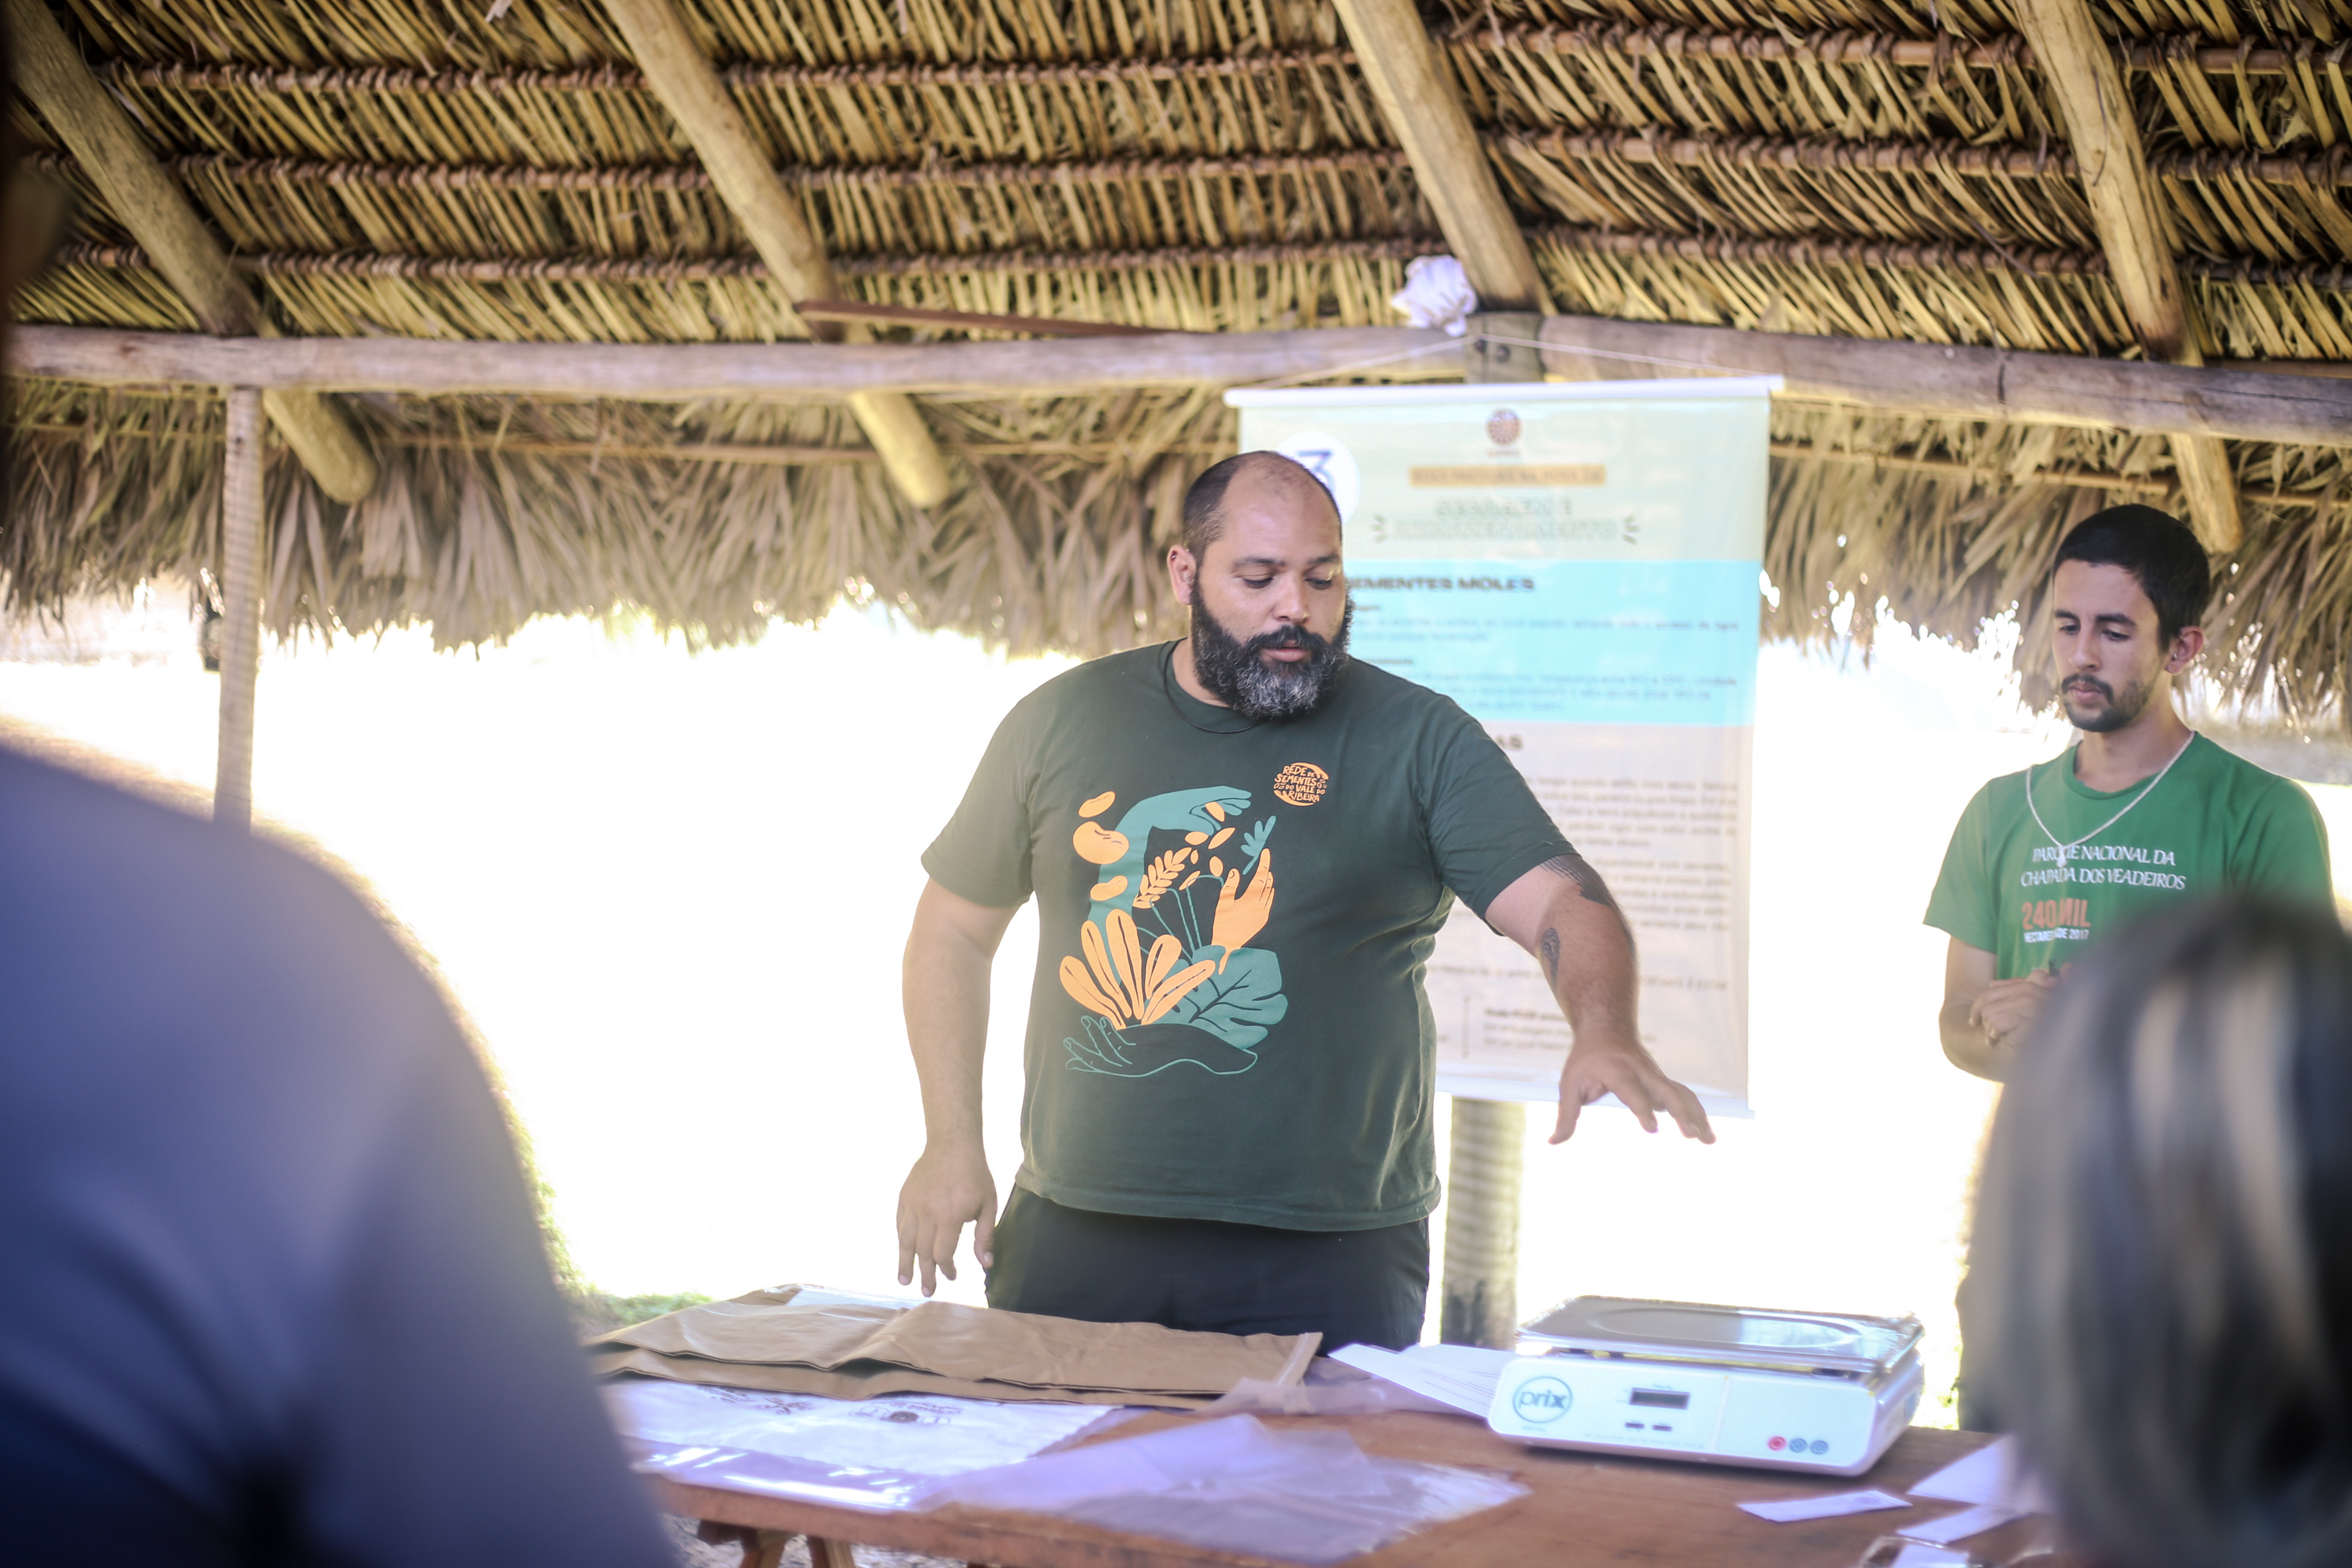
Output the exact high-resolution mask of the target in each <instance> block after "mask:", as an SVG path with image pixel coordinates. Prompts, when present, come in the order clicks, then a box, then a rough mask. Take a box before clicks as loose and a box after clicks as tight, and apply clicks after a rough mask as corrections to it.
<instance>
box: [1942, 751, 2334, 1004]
mask: <svg viewBox="0 0 2352 1568" xmlns="http://www.w3.org/2000/svg"><path fill="white" fill-rule="evenodd" d="M2028 784H2031V785H2032V791H2033V795H2032V806H2031V807H2029V806H2028V805H2027V798H2026V788H2027V786H2028ZM2143 789H2146V790H2147V795H2146V798H2145V799H2139V800H2137V804H2135V797H2137V796H2138V795H2140V794H2141V792H2142V790H2143ZM2126 807H2128V808H2129V809H2126ZM2037 810H2038V811H2039V812H2040V814H2041V821H2040V822H2038V823H2037V822H2036V821H2035V820H2034V813H2035V812H2036V811H2037ZM2117 812H2122V813H2123V815H2122V816H2116V813H2117ZM2110 819H2113V820H2112V825H2108V824H2109V823H2110ZM2103 825H2108V826H2104V831H2095V830H2096V829H2100V828H2102V826H2103ZM2045 829H2046V831H2045ZM2084 835H2089V837H2087V838H2085V837H2084ZM2077 840H2082V842H2080V843H2077V842H2076V841H2077ZM2225 888H2233V889H2261V890H2263V891H2267V892H2272V893H2277V894H2281V895H2284V896H2285V897H2289V898H2297V899H2309V900H2314V901H2315V902H2318V903H2321V904H2328V903H2330V902H2331V901H2332V900H2334V898H2335V884H2334V881H2333V879H2332V877H2331V875H2330V872H2329V870H2328V865H2327V826H2326V824H2325V823H2323V822H2322V821H2321V820H2320V818H2319V812H2318V809H2317V808H2316V807H2315V806H2314V805H2312V804H2311V797H2310V796H2309V795H2305V794H2304V792H2303V789H2302V786H2300V785H2299V784H2296V783H2295V782H2294V780H2292V779H2284V778H2281V777H2279V776H2278V775H2277V774H2276V773H2265V772H2264V771H2263V770H2262V769H2261V768H2258V767H2256V766H2255V765H2254V764H2253V763H2250V762H2247V761H2246V760H2244V759H2243V758H2242V757H2239V756H2236V755H2234V754H2232V753H2231V752H2228V751H2226V750H2224V749H2223V748H2221V747H2220V746H2217V745H2215V744H2214V743H2213V742H2210V741H2209V740H2207V739H2206V738H2205V737H2204V736H2202V735H2199V736H2195V737H2194V738H2192V739H2191V740H2190V741H2189V749H2188V750H2187V751H2185V752H2182V753H2181V754H2180V760H2179V762H2177V763H2173V765H2172V769H2171V771H2170V772H2169V773H2166V774H2165V775H2164V777H2163V778H2162V779H2161V780H2159V781H2158V783H2157V784H2155V785H2154V786H2153V787H2152V788H2149V787H2147V785H2146V784H2144V783H2143V784H2132V785H2130V786H2129V787H2127V788H2125V789H2119V790H2116V791H2113V792H2108V791H2104V790H2095V789H2091V788H2088V787H2087V786H2085V785H2084V783H2083V781H2082V780H2080V779H2078V778H2076V777H2075V776H2074V748H2073V747H2071V746H2070V747H2068V748H2067V749H2066V750H2065V751H2064V752H2062V753H2060V754H2059V755H2058V756H2057V757H2056V758H2054V759H2053V760H2052V761H2050V762H2047V763H2040V764H2038V765H2037V766H2034V767H2032V768H2029V769H2027V770H2026V771H2025V772H2024V773H2008V774H2005V775H2003V776H2002V777H2000V778H1997V779H1995V780H1993V781H1992V783H1990V784H1987V785H1985V786H1984V788H1982V789H1980V790H1979V791H1978V792H1977V796H1976V798H1975V799H1974V800H1972V801H1970V802H1969V808H1968V810H1966V811H1965V812H1962V813H1961V814H1960V823H1959V826H1958V827H1956V828H1954V829H1953V830H1952V842H1951V847H1949V848H1948V849H1947V850H1946V851H1945V852H1944V868H1943V871H1942V872H1941V874H1939V875H1938V876H1937V879H1936V891H1935V894H1934V896H1933V897H1931V898H1930V899H1929V900H1928V901H1927V923H1928V924H1929V925H1931V926H1934V927H1936V928H1937V930H1939V931H1946V932H1948V933H1949V934H1951V935H1953V936H1956V937H1958V939H1959V940H1960V941H1962V942H1966V943H1968V944H1969V946H1970V947H1975V948H1981V949H1983V950H1984V951H1985V952H1990V953H1991V954H1993V956H1994V960H1995V964H1994V977H1995V978H1996V979H2000V980H2014V979H2016V978H2018V977H2019V976H2020V975H2021V974H2025V973H2029V972H2030V971H2032V970H2036V969H2057V968H2063V966H2064V965H2066V964H2069V963H2073V962H2074V960H2076V959H2077V958H2080V957H2081V956H2082V955H2083V953H2084V951H2085V950H2086V949H2087V948H2088V947H2089V946H2090V944H2091V943H2093V942H2096V941H2098V940H2099V939H2100V938H2101V937H2103V936H2105V935H2106V934H2107V933H2108V932H2109V931H2113V930H2114V929H2115V928H2116V926H2118V925H2121V924H2124V923H2126V922H2128V921H2131V920H2132V919H2134V918H2135V917H2136V916H2138V915H2141V914H2145V913H2148V912H2151V911H2153V910H2157V909H2159V908H2161V907H2163V906H2164V905H2166V904H2168V903H2171V902H2173V901H2175V900H2180V899H2184V898H2189V897H2192V896H2194V895H2197V894H2200V893H2213V892H2219V891H2221V889H2225Z"/></svg>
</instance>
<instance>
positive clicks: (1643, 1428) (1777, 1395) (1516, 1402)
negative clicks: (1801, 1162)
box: [1486, 1296, 1926, 1476]
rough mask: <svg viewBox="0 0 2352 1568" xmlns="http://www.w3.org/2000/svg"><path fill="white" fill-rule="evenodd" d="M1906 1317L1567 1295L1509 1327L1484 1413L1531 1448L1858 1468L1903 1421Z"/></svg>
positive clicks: (1909, 1391) (1914, 1339)
mask: <svg viewBox="0 0 2352 1568" xmlns="http://www.w3.org/2000/svg"><path fill="white" fill-rule="evenodd" d="M1920 1332H1921V1331H1920V1327H1919V1321H1918V1320H1917V1319H1916V1318H1867V1317H1856V1316H1853V1315H1851V1314H1847V1313H1842V1312H1794V1311H1777V1310H1768V1309H1764V1308H1757V1307H1724V1306H1714V1305H1710V1304H1707V1303H1704V1302H1696V1301H1645V1300H1634V1299H1631V1298H1627V1297H1619V1296H1580V1297H1577V1298H1576V1299H1575V1300H1570V1301H1564V1302H1562V1303H1560V1304H1559V1306H1557V1307H1554V1308H1553V1309H1552V1310H1550V1311H1549V1312H1546V1313H1545V1314H1544V1315H1543V1316H1541V1317H1539V1318H1538V1319H1536V1320H1535V1321H1532V1322H1529V1323H1528V1324H1527V1325H1526V1326H1524V1327H1523V1328H1521V1329H1520V1331H1519V1355H1518V1358H1517V1360H1515V1361H1513V1362H1512V1363H1510V1364H1509V1365H1508V1366H1507V1367H1506V1368H1504V1370H1503V1374H1502V1377H1501V1379H1500V1381H1499V1382H1498V1383H1497V1384H1496V1389H1495V1401H1494V1404H1493V1405H1491V1406H1490V1407H1489V1409H1488V1412H1487V1416H1486V1424H1487V1425H1488V1426H1491V1427H1493V1428H1494V1429H1495V1430H1496V1432H1497V1433H1500V1434H1501V1435H1502V1436H1506V1437H1516V1438H1517V1439H1518V1440H1520V1441H1521V1442H1525V1443H1532V1444H1536V1445H1538V1446H1541V1447H1556V1448H1583V1449H1590V1450H1594V1451H1597V1452H1601V1453H1612V1454H1643V1455H1648V1456H1651V1457H1654V1458H1675V1459H1683V1460H1687V1461H1691V1462H1695V1463H1698V1464H1712V1465H1749V1466H1756V1467H1759V1468H1767V1469H1780V1470H1806V1471H1811V1472H1815V1473H1819V1474H1827V1475H1838V1476H1858V1475H1860V1474H1862V1473H1863V1472H1864V1470H1867V1469H1868V1468H1870V1467H1871V1466H1873V1465H1874V1464H1876V1463H1877V1462H1878V1459H1879V1456H1881V1455H1882V1454H1884V1453H1885V1452H1886V1449H1887V1447H1888V1446H1889V1445H1890V1444H1892V1443H1893V1442H1894V1441H1895V1438H1896V1437H1897V1436H1900V1435H1901V1433H1902V1431H1903V1428H1904V1427H1906V1426H1909V1425H1910V1422H1911V1416H1912V1415H1913V1413H1914V1412H1916V1410H1917V1409H1918V1406H1919V1395H1920V1392H1921V1390H1922V1388H1923V1387H1924V1386H1925V1383H1926V1379H1925V1376H1924V1375H1923V1373H1922V1372H1921V1370H1920V1365H1919V1353H1918V1352H1919V1337H1920Z"/></svg>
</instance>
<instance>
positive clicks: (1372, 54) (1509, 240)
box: [1337, 0, 1550, 310]
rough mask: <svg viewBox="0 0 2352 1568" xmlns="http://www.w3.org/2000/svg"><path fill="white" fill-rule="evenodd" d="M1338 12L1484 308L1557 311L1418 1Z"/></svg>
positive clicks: (1367, 0)
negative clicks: (1442, 64)
mask: <svg viewBox="0 0 2352 1568" xmlns="http://www.w3.org/2000/svg"><path fill="white" fill-rule="evenodd" d="M1337 3H1338V5H1339V20H1340V22H1341V23H1342V24H1343V25H1344V26H1346V27H1347V29H1348V37H1349V41H1350V42H1352V43H1353V44H1354V45H1355V47H1356V59H1357V63H1358V65H1359V66H1360V68H1361V69H1362V70H1363V73H1364V80H1365V81H1366V82H1367V83H1368V84H1370V87H1371V89H1372V98H1373V100H1375V101H1377V102H1378V103H1379V104H1380V106H1381V116H1382V117H1383V118H1384V119H1386V120H1387V121H1388V123H1389V130H1390V132H1391V133H1392V134H1393V135H1394V136H1395V137H1396V139H1397V142H1398V144H1399V145H1400V146H1402V148H1403V149H1404V151H1405V156H1406V157H1407V158H1409V159H1411V160H1412V172H1413V178H1414V180H1415V181H1416V183H1418V184H1419V185H1420V186H1421V194H1422V195H1423V198H1424V199H1425V200H1426V201H1427V202H1428V203H1429V205H1430V207H1431V209H1432V210H1433V211H1434V212H1435V213H1436V214H1437V224H1438V226H1439V227H1440V228H1442V229H1443V230H1444V232H1445V240H1446V243H1447V244H1448V245H1450V246H1452V247H1454V258H1455V259H1456V260H1458V261H1460V262H1461V263H1462V270H1463V271H1464V272H1465V274H1467V275H1468V277H1469V279H1470V287H1471V288H1472V289H1474V290H1475V291H1476V293H1477V295H1478V302H1479V304H1480V305H1481V306H1483V307H1484V308H1485V309H1486V310H1549V309H1550V305H1549V300H1548V299H1547V297H1546V295H1545V292H1544V284H1543V275H1542V274H1541V273H1540V272H1538V271H1537V270H1536V258H1535V254H1534V253H1533V252H1532V251H1530V250H1529V249H1528V240H1527V236H1525V235H1524V234H1521V233H1520V232H1519V224H1518V219H1517V218H1516V217H1514V216H1512V214H1511V208H1510V204H1508V203H1507V202H1506V201H1505V200H1504V199H1503V187H1502V186H1501V184H1498V183H1497V182H1496V178H1495V170H1494V167H1493V165H1492V164H1491V163H1488V162H1487V159H1486V151H1485V149H1484V148H1482V147H1481V146H1480V145H1479V142H1478V133H1477V132H1476V131H1475V129H1473V128H1472V126H1471V124H1470V115H1469V112H1468V110H1465V109H1464V108H1463V107H1462V99H1461V96H1460V95H1459V94H1458V93H1456V92H1455V91H1454V84H1453V83H1452V82H1451V81H1449V80H1448V79H1446V76H1445V73H1444V69H1443V68H1441V67H1440V66H1439V64H1438V58H1437V49H1436V47H1435V46H1434V45H1433V43H1432V42H1431V39H1430V37H1429V29H1428V26H1426V25H1425V24H1424V23H1423V21H1422V19H1421V12H1420V11H1419V10H1418V9H1417V8H1416V7H1415V6H1414V5H1413V4H1412V0H1337Z"/></svg>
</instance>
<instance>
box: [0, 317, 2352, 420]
mask: <svg viewBox="0 0 2352 1568" xmlns="http://www.w3.org/2000/svg"><path fill="white" fill-rule="evenodd" d="M1540 337H1541V340H1542V343H1543V359H1544V366H1545V368H1546V369H1547V370H1548V371H1551V372H1554V373H1557V374H1561V375H1565V376H1571V377H1577V378H1583V377H1589V376H1591V375H1592V374H1596V373H1597V374H1604V375H1613V376H1629V375H1631V376H1639V375H1652V374H1658V373H1659V372H1660V370H1661V369H1662V368H1664V369H1665V370H1666V371H1667V372H1668V373H1670V374H1673V373H1687V374H1700V375H1705V374H1720V373H1730V374H1743V375H1778V376H1780V377H1783V378H1784V380H1785V381H1786V383H1787V385H1786V387H1785V392H1786V394H1787V395H1789V396H1790V397H1794V398H1799V399H1802V400H1806V401H1812V402H1830V403H1837V404H1843V405H1849V406H1853V407H1857V408H1867V409H1874V410H1881V411H1885V412H1889V413H1904V414H1922V415H1928V416H1935V417H1938V418H1949V419H1982V420H1992V421H2003V422H2012V423H2028V424H2058V425H2088V426H2118V427H2120V428H2123V429H2127V430H2144V431H2147V432H2149V433H2151V434H2159V435H2179V436H2209V437H2226V438H2229V439H2232V440H2242V441H2284V442H2294V443H2300V444H2305V445H2312V446H2328V447H2332V446H2340V445H2342V444H2343V443H2344V439H2345V432H2346V431H2347V429H2352V380H2347V379H2344V378H2341V377H2338V376H2333V375H2326V374H2276V373H2273V372H2271V371H2267V370H2257V369H2242V368H2237V367H2230V368H2221V367H2218V366H2214V367H2206V368H2201V369H2192V368H2188V367H2184V366H2179V365H2168V364H2161V363H2149V362H2146V361H2132V360H2115V359H2094V358H2089V357H2076V356H2073V355H2068V354H2045V353H2010V352H2008V351H2006V350H2001V349H1983V348H1960V347H1945V346H1943V345H1940V344H1936V343H1909V342H1882V341H1873V340H1869V339H1863V338H1833V337H1814V336H1808V335H1803V334H1798V333H1787V332H1759V331H1742V330H1739V329H1737V328H1731V327H1689V326H1680V325H1675V324H1673V323H1668V322H1657V321H1612V320H1610V319H1607V318H1605V317H1599V316H1552V317H1548V318H1546V319H1545V321H1544V322H1543V325H1542V329H1541V331H1540ZM1461 345H1462V340H1461V339H1459V338H1449V337H1447V336H1446V335H1445V334H1444V333H1443V332H1440V331H1419V330H1415V329H1412V328H1408V327H1346V328H1325V329H1322V330H1318V331H1287V332H1163V333H1156V334H1153V335H1150V336H1146V337H1119V338H1076V339H1064V340H1060V341H1055V342H961V343H920V344H896V343H862V344H844V343H517V342H435V341H427V340H424V339H416V338H279V339H277V340H274V341H265V340H260V339H251V338H242V339H240V338H211V337H203V336H199V335H196V334H194V333H185V332H134V331H115V330H113V329H110V328H103V327H46V326H25V327H19V328H16V330H15V331H14V332H13V333H12V334H11V336H10V341H9V343H8V361H7V368H8V370H9V372H10V373H11V374H16V375H20V376H30V377H37V378H44V379H52V380H58V381H70V382H79V383H84V384H95V385H111V386H173V385H178V386H219V385H247V386H262V387H275V388H279V389H289V390H300V391H310V392H321V391H341V392H388V393H396V394H402V395H409V396H417V397H444V396H457V395H473V394H481V395H516V396H528V397H545V398H599V397H609V398H617V399H623V400H635V401H642V402H651V403H665V402H693V401H697V400H699V399H702V398H706V397H715V398H757V399H767V398H773V399H779V400H793V399H802V400H805V399H811V398H828V397H848V396H850V395H857V394H866V393H888V394H892V395H907V394H910V393H926V394H933V395H980V396H992V397H1021V396H1059V395H1081V394H1091V393H1103V392H1115V391H1124V390H1129V389H1132V388H1138V387H1153V386H1236V385H1244V384H1251V383H1255V382H1263V381H1290V380H1308V379H1313V378H1318V377H1325V376H1337V375H1367V376H1378V377H1381V378H1382V379H1385V380H1420V379H1444V378H1452V377H1455V376H1458V375H1460V374H1461V373H1462V349H1461ZM2305 368H2310V367H2305Z"/></svg>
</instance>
